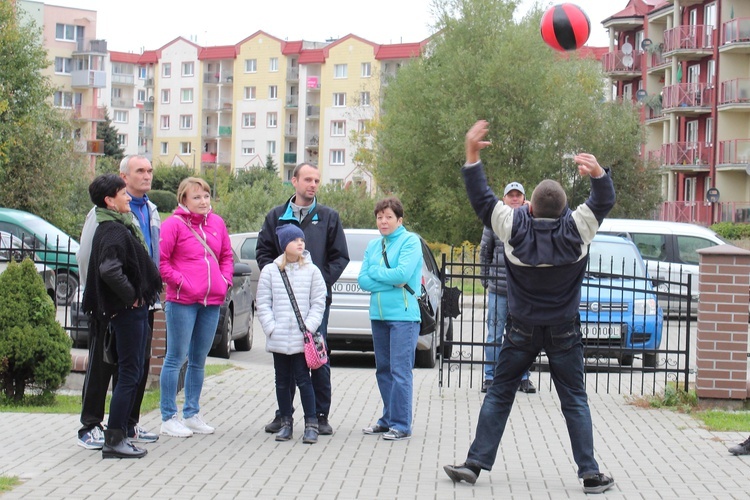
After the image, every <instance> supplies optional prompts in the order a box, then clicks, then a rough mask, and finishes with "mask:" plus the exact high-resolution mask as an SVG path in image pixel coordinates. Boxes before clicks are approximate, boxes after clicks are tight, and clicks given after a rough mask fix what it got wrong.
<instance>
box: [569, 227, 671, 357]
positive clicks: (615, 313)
mask: <svg viewBox="0 0 750 500" xmlns="http://www.w3.org/2000/svg"><path fill="white" fill-rule="evenodd" d="M579 311H580V315H581V332H582V333H583V339H584V346H585V354H586V356H587V357H590V356H601V357H615V358H617V360H618V361H619V362H620V364H621V365H624V366H629V365H632V364H633V356H634V355H635V354H640V355H642V356H643V366H649V367H654V366H656V363H657V358H656V353H655V352H654V351H655V350H656V349H658V348H659V346H660V345H661V337H662V327H663V321H664V320H663V315H664V312H663V310H662V308H661V307H660V305H659V302H658V298H657V295H656V293H654V286H653V282H652V281H651V279H650V278H649V276H648V271H647V269H646V264H645V263H644V261H643V259H642V258H641V255H640V253H638V248H636V246H635V244H634V243H633V242H632V241H630V240H628V239H626V238H622V237H619V236H608V235H601V234H597V235H596V236H595V237H594V240H593V241H592V242H591V246H590V249H589V263H588V268H587V271H586V276H585V278H584V281H583V286H582V287H581V305H580V309H579ZM608 348H611V350H608ZM648 351H651V352H648Z"/></svg>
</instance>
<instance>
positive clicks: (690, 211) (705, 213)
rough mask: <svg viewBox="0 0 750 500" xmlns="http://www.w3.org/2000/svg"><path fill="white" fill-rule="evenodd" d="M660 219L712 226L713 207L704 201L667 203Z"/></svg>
mask: <svg viewBox="0 0 750 500" xmlns="http://www.w3.org/2000/svg"><path fill="white" fill-rule="evenodd" d="M657 217H658V219H659V220H663V221H671V222H688V223H690V224H701V225H704V226H708V225H710V224H711V205H709V204H707V203H705V202H703V201H665V202H664V203H662V206H661V210H660V211H659V214H658V216H657Z"/></svg>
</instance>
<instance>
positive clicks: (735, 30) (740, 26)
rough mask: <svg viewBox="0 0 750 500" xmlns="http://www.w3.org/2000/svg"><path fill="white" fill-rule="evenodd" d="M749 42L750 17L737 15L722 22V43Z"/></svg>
mask: <svg viewBox="0 0 750 500" xmlns="http://www.w3.org/2000/svg"><path fill="white" fill-rule="evenodd" d="M730 43H750V17H738V18H737V19H732V20H731V21H728V22H726V23H724V44H725V45H726V44H730Z"/></svg>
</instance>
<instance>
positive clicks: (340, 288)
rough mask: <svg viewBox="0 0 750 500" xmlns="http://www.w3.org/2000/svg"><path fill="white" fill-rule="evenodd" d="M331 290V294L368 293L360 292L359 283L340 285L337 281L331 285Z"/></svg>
mask: <svg viewBox="0 0 750 500" xmlns="http://www.w3.org/2000/svg"><path fill="white" fill-rule="evenodd" d="M331 289H332V290H333V293H363V294H366V293H369V292H367V291H365V290H362V289H361V288H360V287H359V283H348V282H347V283H341V282H338V281H337V282H336V283H334V284H333V286H332V287H331Z"/></svg>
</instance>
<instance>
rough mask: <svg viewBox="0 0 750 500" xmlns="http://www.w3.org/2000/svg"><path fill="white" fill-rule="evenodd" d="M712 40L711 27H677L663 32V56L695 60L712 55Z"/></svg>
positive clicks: (696, 25)
mask: <svg viewBox="0 0 750 500" xmlns="http://www.w3.org/2000/svg"><path fill="white" fill-rule="evenodd" d="M713 40H714V28H713V26H710V25H703V24H695V25H684V26H678V27H676V28H672V29H668V30H666V31H664V54H665V55H666V56H672V57H675V58H677V59H697V58H700V57H704V56H707V55H711V54H712V53H713V47H714V41H713Z"/></svg>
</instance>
